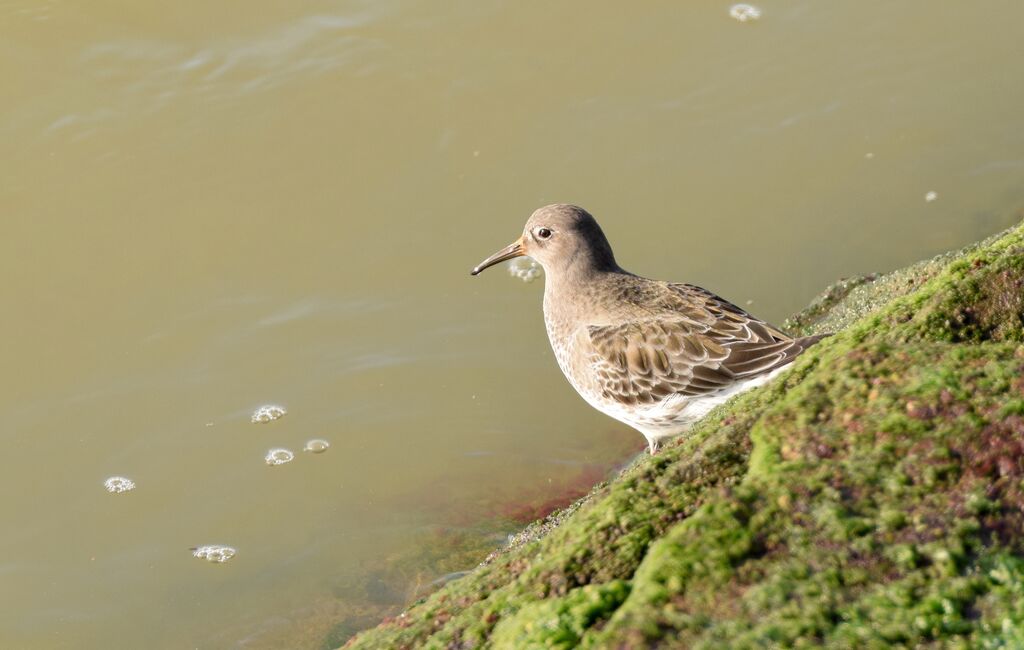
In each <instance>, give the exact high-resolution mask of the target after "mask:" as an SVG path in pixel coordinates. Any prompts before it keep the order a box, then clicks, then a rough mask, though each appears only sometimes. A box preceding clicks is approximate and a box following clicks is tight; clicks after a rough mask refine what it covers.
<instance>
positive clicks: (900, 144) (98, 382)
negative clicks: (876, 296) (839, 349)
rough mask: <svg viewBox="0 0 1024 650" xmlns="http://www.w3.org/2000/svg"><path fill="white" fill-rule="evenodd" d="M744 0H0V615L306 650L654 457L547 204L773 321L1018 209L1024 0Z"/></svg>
mask: <svg viewBox="0 0 1024 650" xmlns="http://www.w3.org/2000/svg"><path fill="white" fill-rule="evenodd" d="M729 6H730V5H729V3H659V4H656V5H650V6H648V7H646V8H645V9H644V10H643V11H642V12H637V11H635V10H633V11H627V10H626V9H625V8H624V7H620V6H618V5H611V4H609V5H596V4H594V3H584V2H568V3H556V4H553V5H550V4H548V5H545V4H535V5H530V6H527V5H523V4H522V3H512V2H479V1H472V2H469V1H467V2H457V3H448V4H446V5H445V6H443V7H441V6H439V5H437V4H436V3H426V2H412V1H405V0H402V1H398V0H392V1H390V2H373V3H370V2H362V3H360V2H338V1H333V2H327V1H324V2H309V3H301V5H300V3H279V2H254V3H248V4H247V5H246V6H245V7H244V8H243V7H240V6H237V5H235V4H224V3H220V4H218V3H212V4H211V3H202V2H194V1H190V0H186V1H183V2H175V3H161V4H157V5H155V4H152V3H149V4H145V3H143V4H139V3H125V2H113V1H111V0H97V1H95V2H90V3H85V4H82V3H68V2H40V1H36V0H11V1H3V2H0V52H2V54H3V56H2V58H0V79H2V84H0V98H2V101H0V138H2V142H3V149H2V150H3V156H2V157H0V210H2V212H0V219H2V225H3V237H2V240H0V273H2V276H0V277H2V278H3V282H2V283H0V300H2V304H3V305H4V307H5V309H4V315H3V319H2V320H0V341H2V343H0V346H2V348H0V351H2V361H3V366H4V372H3V373H2V375H0V413H2V420H0V444H2V449H3V453H4V455H5V460H6V462H5V464H4V471H3V472H2V473H0V491H2V494H3V495H4V496H3V499H2V501H0V503H2V506H0V508H2V510H0V517H2V521H3V523H4V532H3V535H2V536H0V646H2V647H11V648H14V647H17V648H110V647H125V648H128V647H157V648H183V647H196V648H227V647H246V648H279V647H293V648H318V647H321V646H322V645H323V644H324V643H325V640H334V641H340V640H342V639H343V638H344V637H345V635H346V634H348V633H350V632H351V631H354V630H355V629H358V628H359V627H360V626H365V625H370V624H372V623H373V622H374V621H375V620H376V617H379V616H381V615H382V614H384V613H386V612H387V611H389V608H390V610H393V608H395V607H398V606H400V605H401V604H402V603H403V602H406V601H407V600H408V599H410V598H413V597H415V596H416V594H418V593H423V591H424V590H426V589H429V588H430V584H431V583H433V582H434V581H436V580H439V579H442V578H443V576H445V575H446V574H449V573H451V572H457V571H460V570H464V569H468V568H471V567H472V566H473V564H474V563H475V562H476V561H478V560H479V559H480V558H481V557H482V556H483V555H484V554H486V552H487V550H488V549H491V548H494V547H495V546H496V545H497V544H499V543H500V541H501V539H502V536H503V534H504V533H506V532H507V531H508V530H510V529H512V528H513V527H514V526H515V525H516V524H515V523H514V521H516V520H524V519H529V518H530V517H531V516H534V515H535V514H537V513H539V512H542V511H544V510H545V509H546V508H548V507H551V505H552V504H554V503H557V502H558V501H559V500H560V499H564V498H566V495H571V494H574V493H577V492H578V491H579V490H582V489H585V488H586V486H589V485H591V484H592V483H594V482H595V481H597V480H600V478H601V477H602V476H603V475H604V474H605V472H607V471H608V470H609V469H610V468H612V467H614V466H615V465H616V464H617V463H620V462H623V461H624V460H626V459H627V458H628V457H629V456H630V455H631V454H632V453H635V452H639V451H640V450H641V449H642V448H643V446H644V441H643V438H642V437H641V436H640V435H639V434H636V433H635V432H632V431H630V430H628V429H626V428H625V427H624V426H622V425H619V424H618V423H615V422H613V421H611V420H608V419H606V418H604V417H603V416H601V415H599V414H597V413H596V412H593V411H592V410H590V409H589V407H587V406H586V405H585V404H584V403H583V401H582V400H580V399H579V398H578V397H577V396H576V395H575V394H574V393H573V392H572V390H571V388H569V386H568V385H567V384H566V383H565V382H564V380H563V379H562V377H561V376H560V374H559V372H558V369H557V367H556V365H555V363H554V360H553V358H552V355H551V353H550V351H549V350H548V347H547V342H546V339H545V335H544V330H543V325H542V322H541V316H540V295H539V294H540V291H541V284H540V283H539V282H537V283H532V284H527V283H524V282H521V281H520V280H517V279H515V278H512V277H510V276H508V275H507V274H505V273H504V272H502V271H501V270H500V269H498V270H496V271H491V272H489V273H487V274H485V275H483V276H481V277H479V278H470V277H469V275H468V270H469V268H470V267H471V266H472V265H473V264H475V263H476V262H478V261H479V260H480V259H482V258H483V257H484V256H485V255H487V254H489V253H491V252H492V251H493V250H495V249H496V248H497V247H499V246H501V245H504V244H505V243H507V242H509V241H511V240H512V239H513V238H514V237H516V236H517V235H518V234H519V231H520V229H521V226H522V223H523V222H524V221H525V219H526V217H527V216H528V215H529V213H530V212H531V211H532V210H533V209H534V208H536V207H538V206H540V205H543V204H545V203H550V202H554V201H571V202H577V203H580V204H582V205H584V206H586V207H587V208H589V209H590V210H591V211H592V212H593V213H594V214H595V215H596V216H597V217H598V218H599V220H600V221H601V223H602V225H603V226H604V228H605V231H606V232H607V234H608V235H609V237H610V239H611V241H612V243H613V245H614V246H615V248H616V253H617V257H618V258H619V261H620V262H621V263H622V264H623V265H624V266H625V267H626V268H629V269H631V270H633V271H635V272H638V273H641V274H644V275H649V276H654V277H663V278H671V279H676V280H685V281H690V282H696V283H699V284H702V285H704V286H707V287H708V288H711V289H713V290H716V291H718V292H720V293H722V294H723V295H724V296H726V297H728V298H730V299H732V300H733V301H735V302H738V303H740V304H741V305H743V304H748V305H749V309H750V310H752V311H754V312H755V313H757V314H759V315H762V316H764V317H766V318H769V319H772V320H776V321H779V320H781V319H782V318H783V317H785V316H786V315H787V314H789V313H791V312H792V311H794V310H796V309H798V308H799V307H801V306H802V305H803V304H805V303H806V302H807V300H808V299H809V298H810V297H811V296H812V295H813V294H814V293H815V292H816V291H818V290H819V289H820V288H821V287H823V286H824V285H825V284H827V283H829V282H831V281H832V280H834V279H835V278H837V277H840V276H844V275H850V274H854V273H860V272H868V271H876V270H886V269H889V268H892V267H895V266H898V265H902V264H904V263H907V262H910V261H913V260H916V259H919V258H921V257H924V256H927V255H929V254H932V253H935V252H938V251H941V250H944V249H948V248H952V247H956V246H959V245H961V244H964V243H966V242H969V241H972V240H975V239H978V238H979V237H981V236H983V235H986V234H989V233H991V232H993V231H995V230H997V229H999V228H1002V227H1004V226H1006V225H1008V224H1009V223H1011V222H1013V221H1014V220H1015V217H1014V210H1015V209H1017V208H1019V207H1020V206H1022V205H1024V128H1022V126H1024V118H1022V116H1024V83H1022V81H1024V79H1022V77H1024V73H1022V68H1021V66H1020V65H1019V63H1018V62H1019V61H1021V60H1024V40H1022V39H1021V38H1020V29H1021V27H1020V26H1021V25H1022V24H1024V4H1022V3H1020V2H1017V1H1015V0H1013V1H1003V2H997V1H991V2H976V3H944V4H943V6H942V7H941V8H939V7H938V6H937V5H936V4H935V3H933V2H927V1H925V0H919V1H916V2H900V3H891V2H882V1H880V0H873V1H870V2H865V1H863V0H860V1H857V2H854V1H853V0H848V1H843V2H831V3H821V2H813V1H811V0H804V1H800V2H776V3H766V4H763V5H759V6H760V7H761V8H762V9H763V15H762V17H761V19H760V20H757V21H752V22H747V23H740V22H737V21H736V20H733V19H732V18H730V17H729ZM930 192H934V193H935V194H934V196H933V200H926V196H932V195H929V193H930ZM264 404H281V405H283V406H285V407H286V408H287V410H288V414H287V415H286V416H285V417H283V418H281V419H279V420H276V421H273V422H269V423H265V424H253V423H251V422H250V420H249V418H250V415H251V414H252V411H253V410H254V409H256V408H257V407H258V406H261V405H264ZM313 438H322V439H324V440H327V441H328V442H329V443H330V448H329V449H328V450H327V451H325V452H324V453H322V454H312V453H303V452H302V448H303V446H304V444H305V443H306V441H307V440H310V439H313ZM276 447H283V448H287V449H290V450H291V451H293V452H295V456H296V457H295V459H294V460H293V461H292V462H290V463H287V464H285V465H281V466H276V467H271V466H268V465H267V464H266V462H265V461H264V456H265V455H266V453H267V451H268V450H270V449H272V448H276ZM111 476H125V477H127V478H130V479H132V480H133V481H135V483H136V485H137V487H136V489H135V490H133V491H131V492H126V493H122V494H111V493H108V492H107V491H106V489H105V488H104V485H103V482H104V480H105V479H106V478H108V477H111ZM204 544H228V545H231V546H232V547H234V548H236V549H237V555H236V556H235V557H234V558H232V559H231V560H230V561H229V562H226V563H224V564H213V563H208V562H205V561H203V560H201V559H197V558H194V557H192V552H191V551H190V550H189V549H190V548H192V547H196V546H199V545H204Z"/></svg>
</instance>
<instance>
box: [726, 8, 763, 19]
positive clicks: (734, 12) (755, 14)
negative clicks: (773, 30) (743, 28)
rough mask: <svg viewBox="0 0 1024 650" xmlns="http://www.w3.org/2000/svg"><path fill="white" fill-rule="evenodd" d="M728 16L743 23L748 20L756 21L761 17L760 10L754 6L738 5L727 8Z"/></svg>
mask: <svg viewBox="0 0 1024 650" xmlns="http://www.w3.org/2000/svg"><path fill="white" fill-rule="evenodd" d="M729 15H730V16H732V17H733V18H735V19H736V20H738V21H740V22H741V23H745V22H747V21H748V20H757V19H759V18H760V17H761V10H760V9H758V8H757V7H755V6H754V5H748V4H738V5H733V6H732V7H730V8H729Z"/></svg>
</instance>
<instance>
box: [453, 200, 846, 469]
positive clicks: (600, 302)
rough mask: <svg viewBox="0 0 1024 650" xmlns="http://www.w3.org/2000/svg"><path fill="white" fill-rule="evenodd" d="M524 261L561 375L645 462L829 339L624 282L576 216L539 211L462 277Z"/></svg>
mask: <svg viewBox="0 0 1024 650" xmlns="http://www.w3.org/2000/svg"><path fill="white" fill-rule="evenodd" d="M521 256H529V257H531V258H533V260H535V261H536V262H537V263H538V264H540V265H541V267H542V268H543V269H544V324H545V327H546V329H547V334H548V339H549V341H550V342H551V348H552V350H553V352H554V355H555V359H556V360H557V361H558V366H559V368H561V370H562V373H563V374H564V375H565V377H566V379H568V380H569V383H570V384H571V385H572V387H573V388H575V389H576V391H577V392H578V393H579V394H580V396H581V397H583V399H584V400H586V402H587V403H589V404H590V405H591V406H593V407H594V408H596V409H597V410H598V411H601V412H602V413H604V414H605V415H608V416H610V417H612V418H614V419H616V420H618V421H620V422H622V423H624V424H626V425H628V426H630V427H632V428H634V429H636V430H637V431H639V432H640V433H642V434H643V435H644V437H645V438H646V439H647V446H648V451H649V453H650V454H651V455H654V454H655V453H657V451H658V449H659V448H660V446H661V444H662V442H663V441H665V440H666V439H668V438H672V437H675V436H679V435H681V434H683V433H685V432H686V431H687V430H688V429H689V428H690V427H691V426H692V425H693V424H694V423H695V422H696V421H698V420H700V419H701V418H702V417H703V416H704V415H706V414H707V413H708V412H709V411H710V410H711V409H712V408H714V407H715V406H717V405H719V404H721V403H723V402H725V401H726V400H728V399H729V398H730V397H732V396H733V395H736V394H737V393H740V392H742V391H745V390H748V389H750V388H753V387H755V386H758V385H761V384H763V383H765V382H766V381H768V380H769V379H770V378H771V377H773V376H774V375H775V374H777V373H778V372H780V371H781V370H783V369H784V368H785V366H786V365H788V364H789V363H791V362H792V361H793V360H794V359H795V358H796V357H797V356H798V355H800V354H801V353H802V352H804V350H806V349H807V348H809V347H810V346H812V345H814V344H815V343H817V342H818V341H819V340H821V339H822V338H823V337H824V336H828V335H827V334H825V335H815V336H801V337H793V336H790V335H789V334H786V333H785V332H783V331H782V330H781V329H779V328H777V327H775V326H773V325H770V324H768V323H767V322H765V321H763V320H761V319H759V318H756V317H754V316H752V315H750V314H749V313H747V312H746V311H744V310H743V309H741V308H739V307H737V306H736V305H734V304H733V303H731V302H729V301H727V300H725V299H724V298H721V297H719V296H717V295H715V294H714V293H712V292H711V291H708V290H707V289H703V288H701V287H698V286H696V285H693V284H684V283H677V282H666V281H662V280H652V279H648V278H645V277H641V276H639V275H635V274H633V273H630V272H629V271H626V270H625V269H623V268H622V267H620V266H619V265H618V263H617V262H616V261H615V255H614V254H613V253H612V248H611V245H610V244H609V243H608V239H607V238H606V237H605V235H604V232H603V231H602V230H601V227H600V226H599V225H598V223H597V221H596V220H595V219H594V217H593V216H592V215H591V214H590V213H589V212H587V211H586V210H584V209H583V208H581V207H579V206H577V205H571V204H567V203H556V204H552V205H547V206H544V207H542V208H540V209H538V210H536V211H535V212H534V213H533V214H532V215H530V218H529V219H528V220H527V222H526V226H525V228H524V229H523V233H522V235H521V236H520V237H519V239H517V240H516V241H514V242H513V243H511V244H509V245H508V246H506V247H504V248H502V249H501V250H499V251H497V252H496V253H494V254H493V255H491V256H490V257H488V258H486V259H485V260H483V261H482V262H480V264H478V265H477V266H476V267H474V268H473V269H472V271H470V274H471V275H474V276H475V275H478V274H480V272H482V271H483V270H484V269H487V268H489V267H491V266H494V265H495V264H498V263H500V262H503V261H505V260H510V259H512V258H515V257H521Z"/></svg>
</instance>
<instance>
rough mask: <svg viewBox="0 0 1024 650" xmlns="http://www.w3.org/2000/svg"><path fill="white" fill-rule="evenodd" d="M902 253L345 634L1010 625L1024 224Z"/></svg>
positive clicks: (983, 636) (756, 631) (965, 637)
mask: <svg viewBox="0 0 1024 650" xmlns="http://www.w3.org/2000/svg"><path fill="white" fill-rule="evenodd" d="M912 268H916V271H910V272H908V271H904V272H898V273H895V274H890V275H889V276H883V277H880V278H874V279H865V280H863V281H858V282H855V283H853V284H852V285H851V286H849V287H846V288H844V289H843V290H841V291H838V290H837V291H833V292H832V293H831V294H830V296H829V298H828V300H827V303H828V304H827V307H821V306H820V305H819V306H817V307H814V308H813V309H812V310H811V311H809V312H807V313H805V314H804V315H803V316H802V317H798V318H797V319H796V320H795V321H794V322H795V323H796V324H797V325H798V328H799V329H800V330H801V331H802V332H813V331H822V328H826V329H827V328H828V327H829V326H830V325H834V324H836V323H837V322H842V323H843V324H847V325H848V326H846V327H845V329H843V330H842V331H841V332H839V333H838V334H836V335H835V336H833V337H831V338H829V339H826V340H825V341H823V342H822V343H820V344H818V345H817V346H815V347H813V348H811V349H810V350H809V351H808V352H807V353H805V354H804V355H803V356H802V357H801V358H800V359H798V360H797V362H796V363H794V364H793V366H792V368H791V369H790V370H789V371H788V372H787V373H785V374H784V375H782V376H780V378H779V380H778V381H775V382H772V383H771V384H768V385H766V386H765V387H763V388H761V389H757V390H755V391H751V392H749V393H746V394H744V395H742V396H740V397H738V398H737V399H735V400H733V401H731V402H730V403H728V404H726V405H724V406H723V407H721V408H720V409H718V410H716V411H715V412H713V413H712V414H711V415H710V416H709V417H708V418H706V419H705V420H704V421H702V422H701V423H699V424H698V425H697V426H696V427H695V428H694V429H693V431H692V432H691V434H690V435H689V436H687V437H686V439H684V440H681V441H678V442H677V443H675V444H672V445H669V446H668V447H667V448H665V449H664V450H663V451H662V452H661V453H659V454H658V455H657V456H655V457H653V458H646V457H644V458H641V459H639V460H638V461H637V462H636V463H634V465H633V466H631V467H630V468H628V469H627V470H625V471H624V472H623V473H622V475H621V476H619V477H618V478H617V479H616V480H614V481H612V482H610V483H609V484H607V485H603V486H600V487H599V488H598V489H596V490H595V491H594V492H593V493H592V494H591V495H590V496H589V497H587V498H586V499H584V500H582V501H581V502H579V503H578V504H575V505H574V507H573V508H570V509H569V511H567V514H566V515H564V516H562V517H561V518H558V519H552V520H550V521H549V522H548V523H547V525H544V524H540V525H538V526H535V527H533V528H532V529H531V530H532V531H534V533H531V534H526V535H524V536H523V537H522V538H521V539H520V542H519V543H517V544H516V545H514V546H513V547H510V548H509V549H508V550H506V551H504V552H501V553H498V554H495V555H494V556H493V557H492V558H490V559H489V561H488V562H487V563H486V564H485V565H484V566H482V567H480V568H479V569H477V570H476V571H474V572H472V573H471V574H469V575H467V576H466V577H463V578H461V579H458V580H455V581H453V582H451V583H449V584H448V585H446V586H444V587H443V588H442V589H440V590H439V591H437V592H436V593H434V594H432V595H430V596H429V597H427V598H426V599H425V600H423V601H422V602H420V603H418V604H416V605H415V606H413V607H411V608H410V609H409V610H407V611H406V612H405V613H404V614H402V615H400V616H398V617H396V618H394V619H391V620H389V621H386V622H385V623H383V624H381V625H380V626H378V627H377V628H375V629H373V630H369V631H366V632H364V633H362V634H360V635H358V636H357V637H355V638H354V639H352V640H351V641H350V642H349V643H348V645H347V646H346V647H351V648H363V647H365V648H380V647H388V648H412V647H431V648H483V647H496V648H512V647H516V648H519V647H523V648H534V647H536V648H559V647H654V646H657V647H680V648H721V647H730V648H761V647H794V648H801V647H821V646H831V647H867V648H872V647H877V648H883V647H893V646H902V647H918V646H934V647H949V648H979V647H980V648H986V647H989V648H999V647H1017V646H1020V645H1022V644H1024V460H1022V459H1024V406H1022V404H1024V345H1021V342H1022V341H1024V302H1022V301H1024V298H1022V296H1024V292H1022V291H1021V286H1022V282H1024V226H1021V227H1018V228H1016V229H1013V230H1011V231H1008V232H1007V233H1004V234H1003V235H1001V236H999V237H996V238H993V239H990V240H988V241H986V242H983V243H982V244H980V245H978V246H976V247H973V248H971V249H969V250H967V251H965V252H961V253H960V254H954V255H948V256H944V257H940V258H936V259H935V260H931V261H929V262H927V263H924V264H923V265H917V266H916V267H912ZM908 278H909V279H912V280H913V282H908V281H907V280H908ZM540 533H543V534H540Z"/></svg>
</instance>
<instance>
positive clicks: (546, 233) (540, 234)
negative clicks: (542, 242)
mask: <svg viewBox="0 0 1024 650" xmlns="http://www.w3.org/2000/svg"><path fill="white" fill-rule="evenodd" d="M550 237H551V231H550V230H548V229H547V228H538V229H537V239H550Z"/></svg>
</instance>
